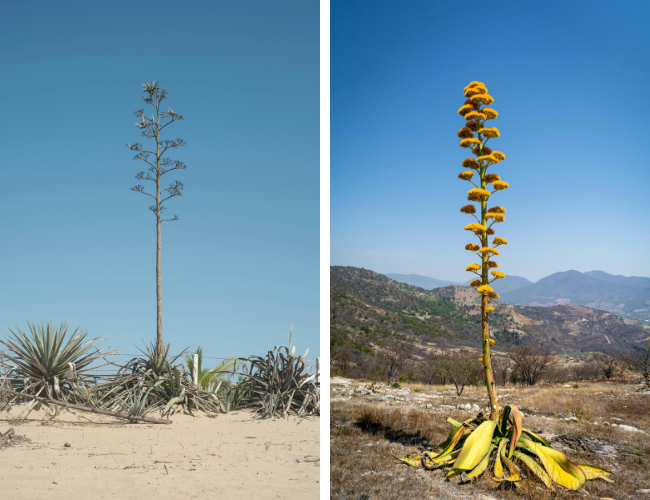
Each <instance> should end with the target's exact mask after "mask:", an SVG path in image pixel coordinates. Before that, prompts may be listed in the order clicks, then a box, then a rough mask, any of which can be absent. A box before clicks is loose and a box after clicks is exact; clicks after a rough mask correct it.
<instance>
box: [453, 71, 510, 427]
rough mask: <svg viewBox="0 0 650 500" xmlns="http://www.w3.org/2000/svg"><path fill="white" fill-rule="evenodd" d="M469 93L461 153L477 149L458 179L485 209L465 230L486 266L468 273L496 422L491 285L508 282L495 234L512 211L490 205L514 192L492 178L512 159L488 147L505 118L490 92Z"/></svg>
mask: <svg viewBox="0 0 650 500" xmlns="http://www.w3.org/2000/svg"><path fill="white" fill-rule="evenodd" d="M464 93H465V97H467V98H468V99H467V100H466V101H465V103H464V104H463V106H462V107H461V108H460V109H459V110H458V113H459V114H460V115H461V116H463V117H464V118H465V120H467V123H465V126H464V127H463V128H461V129H460V130H459V131H458V137H460V138H461V141H460V145H461V147H463V148H468V149H471V151H472V153H474V156H475V158H466V159H465V160H463V167H465V168H466V169H468V170H465V171H464V172H461V173H460V174H458V177H459V178H460V179H462V180H465V181H467V182H470V183H472V184H473V185H474V187H473V188H472V189H470V190H469V191H468V192H467V199H468V200H469V201H472V202H477V203H478V204H479V205H478V209H477V207H476V206H475V205H474V204H470V205H465V206H463V207H462V208H461V209H460V211H461V212H463V213H465V214H469V215H471V216H472V217H474V218H475V219H476V222H475V223H471V224H468V225H467V226H465V229H466V230H468V231H471V232H472V233H474V235H476V237H477V238H478V240H479V245H477V244H475V243H470V244H468V245H466V246H465V250H469V251H470V252H472V253H474V254H475V255H476V256H477V257H478V258H479V260H480V264H476V263H473V264H470V265H469V266H467V268H466V271H469V272H471V273H474V274H476V275H477V277H478V279H475V280H473V281H472V282H471V283H470V286H472V287H474V288H476V290H477V291H478V292H479V293H480V294H481V330H482V345H483V356H482V357H480V358H479V361H482V362H483V368H484V371H485V384H486V387H487V392H488V397H489V398H490V420H494V419H495V418H496V417H497V416H498V414H499V410H500V408H499V400H498V398H497V392H496V385H495V383H494V375H493V373H492V364H491V362H490V348H491V347H492V345H494V343H495V341H494V339H491V338H490V328H489V325H488V315H489V314H490V313H491V312H492V311H494V307H492V306H490V305H489V303H490V302H491V301H492V300H494V299H498V298H499V295H498V294H497V293H494V290H493V289H492V287H491V286H490V284H491V283H492V282H493V281H495V280H497V279H501V278H505V274H503V273H502V272H501V271H498V270H496V268H498V267H499V264H497V263H496V262H495V261H494V260H493V257H494V256H496V255H499V251H498V250H497V247H499V246H501V245H507V244H508V242H507V241H506V240H505V239H504V238H502V237H500V236H494V229H492V226H493V225H494V224H496V223H498V222H503V221H504V219H505V216H504V214H505V213H506V209H505V208H503V207H499V206H494V207H491V208H488V206H487V204H488V199H489V198H490V196H492V195H493V194H494V193H495V192H497V191H501V190H503V189H506V188H508V183H507V182H505V181H502V180H501V177H500V176H499V175H497V174H495V173H493V172H490V173H488V169H489V168H490V167H491V166H492V165H496V164H497V163H500V162H501V161H503V160H505V159H506V156H505V155H504V154H503V153H502V152H501V151H492V149H490V148H489V147H487V143H488V141H489V140H490V139H494V138H496V137H499V135H500V134H499V130H498V129H497V128H495V127H487V126H486V122H487V120H493V119H495V118H496V117H497V116H499V114H498V113H497V112H496V111H495V110H494V109H492V108H488V107H487V106H485V107H483V106H484V105H489V104H492V102H493V100H494V99H492V97H491V96H490V95H489V94H488V93H487V88H486V87H485V85H483V84H482V83H480V82H472V83H470V84H469V85H468V86H467V87H465V90H464ZM475 177H476V178H475ZM490 239H491V241H490Z"/></svg>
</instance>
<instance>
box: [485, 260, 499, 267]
mask: <svg viewBox="0 0 650 500" xmlns="http://www.w3.org/2000/svg"><path fill="white" fill-rule="evenodd" d="M493 267H499V264H497V263H496V262H494V261H493V260H488V261H487V268H488V269H492V268H493Z"/></svg>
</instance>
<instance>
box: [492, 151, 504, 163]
mask: <svg viewBox="0 0 650 500" xmlns="http://www.w3.org/2000/svg"><path fill="white" fill-rule="evenodd" d="M492 156H494V157H495V158H496V159H497V160H499V161H503V160H505V159H506V155H504V154H503V153H502V152H501V151H495V152H494V153H492Z"/></svg>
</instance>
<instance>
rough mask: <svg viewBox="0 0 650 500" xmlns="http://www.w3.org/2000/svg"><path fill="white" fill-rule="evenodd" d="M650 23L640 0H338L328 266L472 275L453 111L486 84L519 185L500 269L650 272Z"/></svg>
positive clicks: (509, 194) (506, 199) (498, 144)
mask: <svg viewBox="0 0 650 500" xmlns="http://www.w3.org/2000/svg"><path fill="white" fill-rule="evenodd" d="M649 18H650V4H649V3H648V2H645V1H628V2H622V3H621V2H619V3H614V2H609V1H588V2H587V1H570V2H559V1H544V2H541V1H534V2H512V1H509V2H495V3H491V4H489V5H488V4H485V5H482V4H481V6H480V7H476V6H475V5H474V4H471V3H466V2H465V3H463V2H441V1H436V2H432V1H410V2H396V1H392V2H388V1H379V0H377V1H373V2H369V1H349V0H346V1H342V0H335V1H332V14H331V26H332V28H331V29H332V32H331V40H332V47H331V61H332V62H331V103H332V104H331V207H332V210H331V263H332V264H333V265H352V266H358V267H365V268H366V269H372V270H374V271H377V272H382V273H385V272H395V273H405V274H409V273H415V274H422V275H427V276H433V277H436V278H440V279H449V280H454V281H466V280H467V279H469V278H468V276H467V273H466V272H465V271H464V269H465V267H466V266H467V264H469V263H470V262H472V258H471V255H470V254H469V253H468V252H466V251H465V250H464V248H463V247H464V245H465V244H466V243H470V242H473V241H472V239H471V238H469V236H470V235H469V233H467V232H466V231H464V230H463V226H464V225H465V224H467V223H469V222H473V219H472V218H471V216H468V215H464V214H461V213H460V212H459V208H460V207H461V206H462V205H464V204H466V203H467V201H466V192H467V190H468V189H469V188H470V187H473V186H471V185H470V184H469V183H467V182H465V181H461V180H459V179H458V178H457V174H458V173H459V172H460V171H461V170H462V166H461V162H462V160H463V159H464V158H466V157H467V156H469V155H468V154H467V153H468V150H465V149H463V148H461V147H459V146H458V143H459V141H460V139H458V138H457V135H456V134H457V131H458V129H459V128H461V127H462V126H463V124H464V120H463V119H462V118H461V117H460V116H459V115H458V114H457V110H458V108H459V107H460V106H461V105H462V104H463V101H464V100H465V98H464V97H463V87H464V86H465V85H467V84H468V83H469V82H470V81H473V80H478V81H481V82H484V83H485V84H486V86H487V88H488V91H489V93H490V94H491V95H492V96H493V97H494V104H493V105H492V106H491V107H493V108H494V109H496V110H497V111H498V112H499V117H498V119H496V120H494V122H493V124H494V126H496V127H497V128H498V129H499V130H500V132H501V137H500V138H498V139H495V140H493V141H491V143H490V147H492V148H493V149H498V150H500V151H503V152H504V153H505V154H506V160H505V161H504V162H502V163H500V164H499V165H498V167H496V168H494V172H495V173H498V174H500V175H501V178H502V179H503V180H505V181H508V182H509V184H510V189H508V190H505V191H502V192H499V193H497V194H495V195H493V197H492V198H491V202H493V204H495V205H501V206H504V207H506V209H507V214H506V221H505V223H504V224H501V225H497V226H496V230H497V234H499V235H501V236H504V237H505V238H506V239H507V240H508V241H509V245H508V246H507V247H502V248H503V251H502V252H501V256H500V258H499V259H498V262H499V263H500V266H501V267H500V268H501V269H502V270H503V271H504V272H505V273H506V274H511V275H518V276H524V277H526V278H528V279H530V280H533V281H535V280H538V279H540V278H542V277H544V276H547V275H549V274H551V273H554V272H558V271H566V270H569V269H575V270H578V271H582V272H584V271H590V270H594V269H599V270H603V271H606V272H608V273H612V274H622V275H626V276H630V275H635V276H650V263H649V261H648V259H647V249H648V248H649V247H650V230H649V229H648V223H647V214H648V208H649V207H650V204H649V203H648V186H649V185H650V159H649V158H650V155H648V151H647V147H645V144H646V143H647V140H646V139H645V138H644V137H645V132H644V128H645V127H644V125H643V124H644V122H645V116H644V113H643V108H644V102H645V95H646V94H647V91H648V82H650V65H649V64H648V61H650V30H648V29H647V20H648V19H649ZM470 154H471V153H470ZM472 238H473V236H472Z"/></svg>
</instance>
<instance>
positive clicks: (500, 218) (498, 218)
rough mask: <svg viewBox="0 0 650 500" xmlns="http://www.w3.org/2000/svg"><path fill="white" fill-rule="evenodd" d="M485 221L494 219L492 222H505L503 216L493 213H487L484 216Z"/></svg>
mask: <svg viewBox="0 0 650 500" xmlns="http://www.w3.org/2000/svg"><path fill="white" fill-rule="evenodd" d="M485 218H486V219H494V222H503V221H504V220H506V218H505V217H504V215H503V214H495V213H494V212H489V213H487V214H485Z"/></svg>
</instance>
